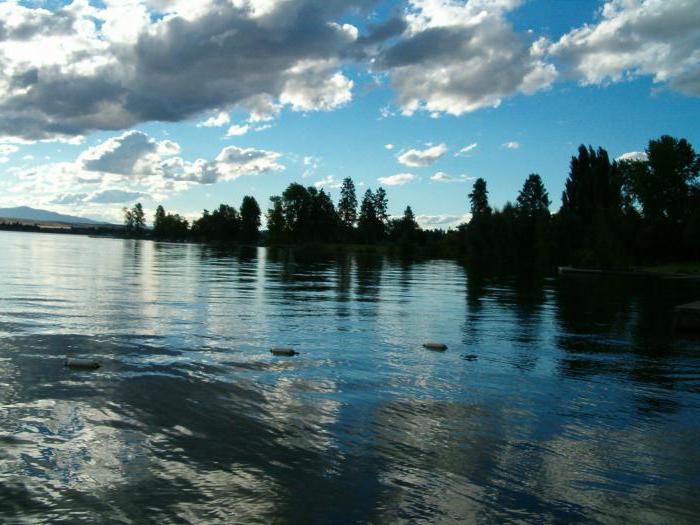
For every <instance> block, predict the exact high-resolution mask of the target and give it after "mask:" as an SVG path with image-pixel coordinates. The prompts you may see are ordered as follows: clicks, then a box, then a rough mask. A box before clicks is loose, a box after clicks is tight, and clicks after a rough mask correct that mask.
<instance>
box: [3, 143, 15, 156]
mask: <svg viewBox="0 0 700 525" xmlns="http://www.w3.org/2000/svg"><path fill="white" fill-rule="evenodd" d="M17 151H19V147H18V146H15V145H14V144H0V155H9V154H11V153H16V152H17Z"/></svg>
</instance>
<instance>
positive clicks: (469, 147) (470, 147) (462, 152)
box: [455, 142, 479, 157]
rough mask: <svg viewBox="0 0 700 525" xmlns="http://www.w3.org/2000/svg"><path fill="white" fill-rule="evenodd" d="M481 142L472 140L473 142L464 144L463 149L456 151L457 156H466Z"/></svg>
mask: <svg viewBox="0 0 700 525" xmlns="http://www.w3.org/2000/svg"><path fill="white" fill-rule="evenodd" d="M478 145H479V144H478V143H476V142H472V143H471V144H469V145H467V146H464V147H463V148H462V149H461V150H459V151H458V152H457V153H455V157H466V156H467V155H468V154H469V152H471V151H474V150H475V149H476V147H477V146H478Z"/></svg>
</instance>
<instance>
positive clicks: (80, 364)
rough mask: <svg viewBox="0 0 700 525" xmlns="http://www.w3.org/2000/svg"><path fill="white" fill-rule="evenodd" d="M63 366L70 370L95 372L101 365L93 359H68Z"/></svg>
mask: <svg viewBox="0 0 700 525" xmlns="http://www.w3.org/2000/svg"><path fill="white" fill-rule="evenodd" d="M63 366H65V367H66V368H70V369H72V370H97V369H98V368H100V366H102V365H101V364H100V363H98V362H97V361H95V360H94V359H73V358H68V359H66V360H65V361H64V363H63Z"/></svg>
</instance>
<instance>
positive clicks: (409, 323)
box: [0, 232, 700, 524]
mask: <svg viewBox="0 0 700 525" xmlns="http://www.w3.org/2000/svg"><path fill="white" fill-rule="evenodd" d="M0 246H2V256H1V257H0V521H2V522H3V523H49V522H50V523H55V522H65V523H76V522H84V523H139V524H141V523H158V524H165V523H298V524H302V523H303V524H310V523H474V522H480V523H493V522H498V523H502V522H521V523H547V522H551V523H563V522H566V523H575V522H600V523H624V522H628V523H650V524H651V523H654V524H656V523H674V524H678V523H697V520H698V519H699V516H700V498H698V494H700V339H698V338H694V337H691V336H687V335H682V334H680V335H677V336H674V335H673V333H672V329H671V322H672V307H673V306H674V305H676V304H679V303H682V302H688V301H691V300H698V299H700V285H698V283H697V282H694V281H687V280H664V279H639V278H620V277H615V278H610V277H608V278H604V277H591V276H585V277H561V278H550V279H542V280H532V281H525V282H523V281H521V280H515V279H506V278H500V279H497V278H486V277H480V276H478V275H475V274H470V273H469V272H467V271H466V270H465V268H464V267H463V266H461V265H459V264H457V263H456V262H454V261H445V260H429V261H413V262H410V261H404V260H400V259H391V258H388V257H385V256H382V255H373V254H361V253H358V254H330V255H327V256H325V257H312V256H310V255H308V254H305V253H304V252H303V251H297V252H288V251H285V250H273V249H265V248H241V249H238V250H235V251H224V250H221V249H216V248H213V247H207V246H202V245H194V244H168V243H154V242H150V241H134V240H120V239H101V238H89V237H82V236H69V235H51V234H33V233H13V232H0ZM427 340H436V341H440V342H444V343H446V344H447V345H448V346H449V348H448V350H447V351H446V352H444V353H441V352H431V351H429V350H425V349H423V348H422V347H421V344H422V343H423V342H425V341H427ZM273 346H292V347H294V348H295V349H297V350H298V351H299V352H300V354H299V355H297V356H295V357H274V356H272V355H271V354H270V348H271V347H273ZM67 356H68V357H88V358H95V359H98V360H99V361H100V362H101V363H102V365H103V366H102V368H100V369H99V370H97V371H95V372H85V371H71V370H68V369H66V368H65V367H64V366H63V362H64V360H65V358H66V357H67Z"/></svg>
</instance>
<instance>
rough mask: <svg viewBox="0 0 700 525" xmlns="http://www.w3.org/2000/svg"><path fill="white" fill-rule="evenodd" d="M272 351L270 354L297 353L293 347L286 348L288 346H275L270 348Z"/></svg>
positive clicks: (289, 354)
mask: <svg viewBox="0 0 700 525" xmlns="http://www.w3.org/2000/svg"><path fill="white" fill-rule="evenodd" d="M270 352H272V355H287V356H292V355H297V354H298V353H299V352H297V351H295V350H294V349H293V348H288V347H283V346H281V347H277V348H273V349H272V350H270Z"/></svg>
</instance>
